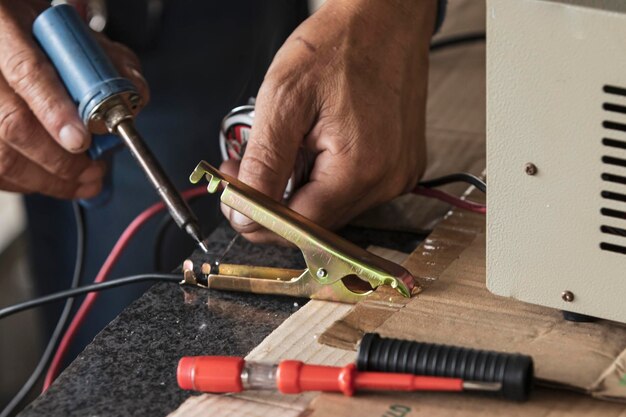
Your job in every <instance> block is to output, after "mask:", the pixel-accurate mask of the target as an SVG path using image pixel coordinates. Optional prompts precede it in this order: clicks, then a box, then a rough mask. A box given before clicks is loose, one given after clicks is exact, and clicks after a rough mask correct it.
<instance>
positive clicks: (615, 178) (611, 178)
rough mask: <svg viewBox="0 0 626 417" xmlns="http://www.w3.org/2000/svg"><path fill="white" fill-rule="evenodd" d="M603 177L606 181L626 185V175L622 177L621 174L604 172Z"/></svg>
mask: <svg viewBox="0 0 626 417" xmlns="http://www.w3.org/2000/svg"><path fill="white" fill-rule="evenodd" d="M602 179H603V180H604V181H608V182H614V183H617V184H624V185H626V177H622V176H621V175H615V174H607V173H606V172H605V173H604V174H602Z"/></svg>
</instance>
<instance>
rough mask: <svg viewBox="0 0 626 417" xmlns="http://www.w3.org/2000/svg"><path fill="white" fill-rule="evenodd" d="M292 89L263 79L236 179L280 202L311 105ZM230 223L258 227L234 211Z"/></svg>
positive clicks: (250, 229)
mask: <svg viewBox="0 0 626 417" xmlns="http://www.w3.org/2000/svg"><path fill="white" fill-rule="evenodd" d="M294 91H297V89H296V88H294V89H287V88H286V87H285V86H284V85H278V86H277V84H276V83H274V82H271V81H268V80H266V81H265V82H264V83H263V86H261V90H260V91H259V96H258V97H257V101H256V106H255V113H256V114H255V118H254V124H253V126H252V131H251V133H250V140H249V141H248V144H247V146H246V151H245V153H244V155H243V158H242V160H241V164H240V166H239V175H238V178H239V180H240V181H242V182H244V183H246V184H248V185H249V186H251V187H252V188H255V189H256V190H258V191H260V192H262V193H263V194H266V195H267V196H269V197H270V198H272V199H274V200H276V201H279V200H280V199H281V198H282V196H283V193H284V191H285V187H286V186H287V181H288V180H289V177H290V176H291V173H292V172H293V169H294V165H295V160H296V156H297V153H298V148H299V147H300V144H301V143H302V141H303V140H304V137H305V135H306V134H307V132H308V131H309V130H310V127H311V125H312V120H313V116H312V115H313V113H314V112H313V110H312V108H313V106H312V105H310V104H308V103H306V100H300V97H298V96H297V94H296V93H295V92H294ZM230 220H231V224H232V226H233V227H234V228H235V229H236V230H238V231H240V232H248V233H249V232H253V231H254V230H258V228H259V226H258V225H256V224H254V223H253V222H252V221H251V220H250V219H248V218H247V217H245V216H243V215H241V214H239V213H237V212H233V213H232V214H231V216H230Z"/></svg>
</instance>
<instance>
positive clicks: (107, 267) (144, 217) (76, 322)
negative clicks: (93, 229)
mask: <svg viewBox="0 0 626 417" xmlns="http://www.w3.org/2000/svg"><path fill="white" fill-rule="evenodd" d="M202 194H206V187H196V188H192V189H189V190H186V191H183V192H182V193H181V195H182V197H183V198H184V199H185V200H188V199H190V198H192V197H196V196H199V195H202ZM164 209H165V204H164V203H163V202H162V201H160V202H158V203H155V204H153V205H151V206H150V207H148V208H147V209H145V210H144V211H143V212H141V213H140V214H139V215H138V216H137V217H135V219H134V220H133V221H132V222H131V223H130V224H129V225H128V226H127V227H126V229H125V230H124V232H123V233H122V234H121V235H120V237H119V238H118V239H117V242H116V243H115V246H113V249H112V250H111V253H109V256H107V258H106V260H105V261H104V264H103V265H102V267H101V268H100V271H99V272H98V275H96V279H95V280H94V283H98V282H103V281H106V279H107V277H108V275H109V273H110V272H111V269H113V266H115V264H116V263H117V261H118V259H119V257H120V255H121V254H122V252H123V251H124V249H125V248H126V246H127V245H128V243H129V241H130V239H131V238H132V237H133V236H134V235H135V234H136V233H137V231H138V230H139V229H140V228H141V227H142V226H143V225H144V224H145V223H146V222H147V221H148V220H150V219H151V218H152V217H154V216H155V215H156V214H158V213H159V212H161V211H163V210H164ZM97 298H98V293H97V292H92V293H89V294H87V296H86V297H85V299H84V300H83V302H82V304H81V305H80V308H79V309H78V311H77V312H76V315H75V316H74V318H73V319H72V322H71V323H70V325H69V326H68V328H67V330H66V331H65V334H64V335H63V339H61V342H60V343H59V347H58V348H57V351H56V352H55V354H54V358H52V362H51V363H50V368H48V372H47V373H46V378H45V380H44V383H43V391H46V390H47V389H48V388H49V387H50V385H51V384H52V382H53V381H54V379H55V378H56V377H57V374H58V373H59V370H60V369H61V364H62V363H63V358H64V357H65V355H66V354H67V351H68V349H69V347H70V344H71V343H72V340H73V339H74V336H76V333H77V331H78V329H79V328H80V326H81V325H82V323H83V322H84V321H85V318H86V317H87V314H88V313H89V311H90V310H91V307H93V304H94V302H95V301H96V299H97Z"/></svg>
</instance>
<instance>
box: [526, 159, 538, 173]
mask: <svg viewBox="0 0 626 417" xmlns="http://www.w3.org/2000/svg"><path fill="white" fill-rule="evenodd" d="M524 171H526V174H527V175H535V174H537V165H535V164H533V163H531V162H529V163H527V164H526V165H524Z"/></svg>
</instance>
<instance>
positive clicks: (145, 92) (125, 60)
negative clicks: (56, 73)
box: [95, 33, 150, 106]
mask: <svg viewBox="0 0 626 417" xmlns="http://www.w3.org/2000/svg"><path fill="white" fill-rule="evenodd" d="M95 35H96V37H97V39H98V42H100V45H101V46H102V49H104V51H105V53H106V54H107V55H108V56H109V58H111V62H113V65H115V68H116V69H117V70H118V71H119V73H120V75H121V76H122V77H124V78H127V79H128V80H130V81H131V82H132V83H133V84H134V85H135V87H136V88H137V91H138V92H139V95H140V96H141V98H142V100H143V105H144V106H145V105H146V104H148V102H149V101H150V89H149V88H148V82H147V81H146V79H145V78H144V77H143V75H142V74H141V63H140V62H139V58H137V55H135V53H134V52H133V51H132V50H131V49H130V48H128V47H127V46H125V45H122V44H121V43H119V42H113V41H111V40H110V39H108V38H107V37H106V36H104V35H102V34H100V33H95Z"/></svg>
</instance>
